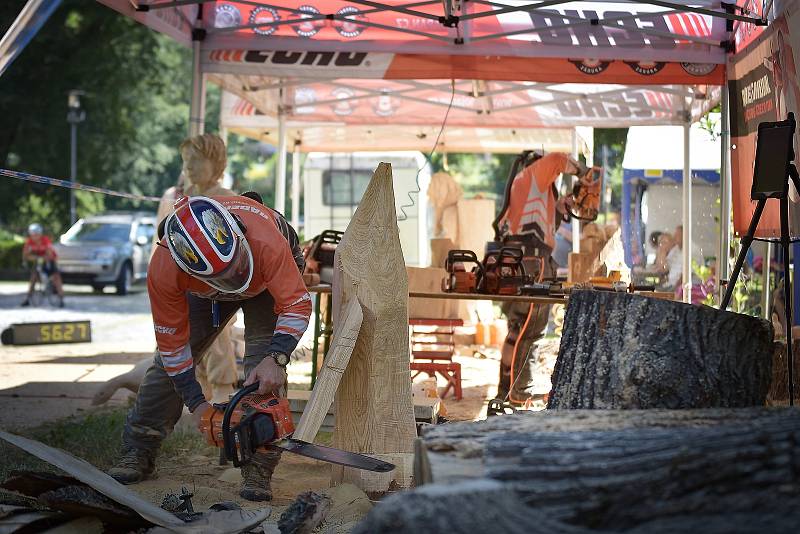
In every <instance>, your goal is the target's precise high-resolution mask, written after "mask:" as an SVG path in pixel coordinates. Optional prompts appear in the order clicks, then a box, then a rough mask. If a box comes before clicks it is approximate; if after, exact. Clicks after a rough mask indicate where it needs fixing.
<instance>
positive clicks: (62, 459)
mask: <svg viewBox="0 0 800 534" xmlns="http://www.w3.org/2000/svg"><path fill="white" fill-rule="evenodd" d="M0 439H3V440H5V441H7V442H9V443H11V444H12V445H15V446H17V447H19V448H20V449H22V450H24V451H25V452H27V453H29V454H33V455H34V456H36V457H37V458H40V459H42V460H44V461H45V462H48V463H50V464H52V465H54V466H56V467H58V468H59V469H61V470H63V471H66V472H67V473H68V474H70V475H72V476H74V477H75V478H77V479H78V480H80V481H81V482H83V483H84V484H87V485H89V486H91V487H92V488H94V489H95V490H97V491H99V492H100V493H102V494H103V495H105V496H106V497H108V498H109V499H112V500H114V501H115V502H117V503H119V504H122V505H124V506H127V507H128V508H131V509H132V510H134V511H135V512H136V513H137V514H139V515H140V516H142V517H143V518H145V519H146V520H148V521H150V522H151V523H154V524H156V525H159V526H162V527H164V528H166V529H168V531H169V532H178V533H181V534H194V533H198V532H219V533H228V532H230V533H235V532H246V531H248V530H250V529H251V528H253V527H255V526H256V525H259V524H261V523H262V522H263V521H264V520H265V519H266V518H267V516H269V513H270V508H262V509H258V510H230V511H227V510H226V511H221V512H216V513H214V514H209V515H208V516H207V517H204V518H202V519H201V520H197V521H195V522H193V523H184V522H183V521H181V520H180V519H179V518H178V517H176V516H174V515H172V514H171V513H169V512H167V511H166V510H164V509H163V508H159V507H158V506H156V505H155V504H152V503H151V502H149V501H147V500H145V499H143V498H142V497H141V496H140V495H138V494H137V493H135V492H134V491H132V490H131V489H129V488H127V487H125V486H123V485H122V484H120V483H119V482H117V481H116V480H114V479H113V478H111V477H110V476H108V475H107V474H105V473H103V472H102V471H100V470H99V469H97V468H96V467H94V466H93V465H91V464H90V463H89V462H87V461H85V460H82V459H80V458H76V457H75V456H72V455H71V454H69V453H67V452H64V451H62V450H60V449H56V448H55V447H50V446H49V445H45V444H44V443H41V442H38V441H35V440H32V439H28V438H24V437H22V436H17V435H14V434H10V433H8V432H4V431H2V430H0Z"/></svg>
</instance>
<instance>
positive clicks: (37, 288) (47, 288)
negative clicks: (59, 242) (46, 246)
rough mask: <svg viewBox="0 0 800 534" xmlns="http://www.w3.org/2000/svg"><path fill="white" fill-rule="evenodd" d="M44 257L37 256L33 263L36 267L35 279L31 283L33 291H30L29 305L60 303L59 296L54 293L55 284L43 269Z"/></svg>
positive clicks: (53, 304) (56, 304) (55, 304)
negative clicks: (32, 283)
mask: <svg viewBox="0 0 800 534" xmlns="http://www.w3.org/2000/svg"><path fill="white" fill-rule="evenodd" d="M44 264H45V260H44V258H37V259H36V262H35V263H34V269H36V281H35V282H34V285H33V293H31V297H30V303H31V306H39V305H41V304H44V303H47V304H49V305H51V306H58V305H59V304H60V303H61V298H60V297H59V296H58V293H56V289H55V286H53V281H52V280H51V279H50V276H49V275H48V274H47V273H46V272H45V270H44Z"/></svg>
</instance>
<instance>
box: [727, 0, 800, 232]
mask: <svg viewBox="0 0 800 534" xmlns="http://www.w3.org/2000/svg"><path fill="white" fill-rule="evenodd" d="M783 6H784V11H783V12H782V13H781V14H780V15H779V16H778V17H777V18H776V19H775V20H774V22H773V23H772V24H770V26H769V27H768V28H767V29H766V30H765V31H764V32H763V33H761V35H759V36H758V37H757V38H755V39H754V40H752V42H750V44H749V45H748V46H747V47H746V48H745V49H744V50H742V52H741V53H739V54H737V55H736V56H734V58H733V60H732V62H731V63H730V64H729V66H728V80H729V81H728V89H729V91H730V114H731V171H732V174H731V179H732V186H733V189H732V193H733V227H734V231H735V232H736V233H737V234H739V235H743V234H744V233H745V232H746V231H747V227H748V225H749V223H750V219H751V217H752V214H753V210H754V209H755V202H754V201H751V200H750V188H751V186H752V183H753V165H754V163H755V149H756V137H757V135H756V134H757V132H758V125H759V124H760V123H762V122H772V121H777V120H783V119H785V118H786V117H787V115H788V113H789V112H790V111H791V112H794V114H795V116H796V117H800V113H798V112H800V79H798V72H800V0H793V1H791V2H783ZM794 149H795V152H796V153H797V154H800V143H799V142H798V136H795V140H794ZM789 196H790V199H791V200H792V202H791V203H790V208H789V210H790V212H789V220H790V226H791V229H792V235H794V236H800V197H798V194H797V193H796V192H795V191H794V189H793V188H790V190H789ZM756 235H757V236H759V237H778V236H780V219H779V213H778V201H777V200H769V201H768V202H767V208H766V210H765V211H764V215H763V216H762V217H761V222H760V223H759V226H758V231H757V232H756Z"/></svg>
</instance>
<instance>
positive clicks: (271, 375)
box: [244, 357, 286, 395]
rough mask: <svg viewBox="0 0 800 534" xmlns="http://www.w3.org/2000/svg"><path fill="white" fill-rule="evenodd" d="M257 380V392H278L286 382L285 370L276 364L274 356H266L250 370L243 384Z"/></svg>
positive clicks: (262, 393)
mask: <svg viewBox="0 0 800 534" xmlns="http://www.w3.org/2000/svg"><path fill="white" fill-rule="evenodd" d="M256 382H258V392H257V393H258V394H259V395H266V394H268V393H276V394H277V393H278V391H280V389H281V388H282V387H283V385H284V383H285V382H286V370H285V369H284V368H283V367H281V366H280V365H278V364H277V362H276V361H275V358H272V357H266V358H264V359H263V360H261V363H259V364H258V365H257V366H256V368H255V369H253V370H252V371H250V374H249V375H247V379H246V380H245V381H244V385H245V386H249V385H250V384H255V383H256Z"/></svg>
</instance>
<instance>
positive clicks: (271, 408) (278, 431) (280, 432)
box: [201, 395, 294, 450]
mask: <svg viewBox="0 0 800 534" xmlns="http://www.w3.org/2000/svg"><path fill="white" fill-rule="evenodd" d="M225 406H226V405H224V404H223V405H219V404H215V405H213V406H212V408H211V410H208V411H207V412H206V413H205V414H204V415H203V419H202V422H201V431H202V433H203V436H205V438H206V441H207V442H208V443H209V445H214V446H215V447H223V446H224V441H223V437H222V418H223V415H224V413H225ZM256 413H260V414H265V415H267V416H269V417H270V419H272V424H273V425H274V426H275V438H274V439H273V441H275V440H279V439H282V438H286V437H289V436H290V435H292V433H293V432H294V422H293V421H292V411H291V409H290V408H289V400H288V399H283V398H280V397H275V396H273V395H247V396H246V397H244V398H243V399H242V400H241V402H240V403H239V404H238V406H236V408H234V410H233V413H232V415H231V427H235V426H236V425H238V424H239V422H240V421H241V420H242V419H243V418H245V417H247V416H250V415H253V414H256ZM259 450H267V448H266V447H263V448H262V449H259Z"/></svg>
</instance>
